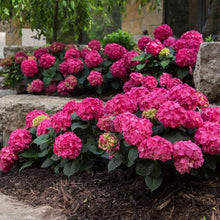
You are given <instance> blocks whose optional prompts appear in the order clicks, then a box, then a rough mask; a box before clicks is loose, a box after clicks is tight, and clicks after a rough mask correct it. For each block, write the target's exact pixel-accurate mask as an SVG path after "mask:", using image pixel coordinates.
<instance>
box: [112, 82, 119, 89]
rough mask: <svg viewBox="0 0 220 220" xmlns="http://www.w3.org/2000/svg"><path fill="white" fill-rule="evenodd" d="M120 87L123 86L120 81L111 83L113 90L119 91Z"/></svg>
mask: <svg viewBox="0 0 220 220" xmlns="http://www.w3.org/2000/svg"><path fill="white" fill-rule="evenodd" d="M120 85H121V84H120V82H118V81H113V82H111V86H112V88H113V89H118V88H119V87H120Z"/></svg>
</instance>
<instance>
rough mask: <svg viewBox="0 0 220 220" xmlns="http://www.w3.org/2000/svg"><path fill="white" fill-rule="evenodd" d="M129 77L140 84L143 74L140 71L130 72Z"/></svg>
mask: <svg viewBox="0 0 220 220" xmlns="http://www.w3.org/2000/svg"><path fill="white" fill-rule="evenodd" d="M129 77H130V79H131V80H133V81H134V82H135V83H137V84H138V85H140V84H141V83H142V81H143V80H144V76H143V74H142V73H137V72H132V73H130V75H129Z"/></svg>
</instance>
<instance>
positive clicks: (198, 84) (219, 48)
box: [193, 42, 220, 102]
mask: <svg viewBox="0 0 220 220" xmlns="http://www.w3.org/2000/svg"><path fill="white" fill-rule="evenodd" d="M193 78H194V84H195V88H196V90H198V91H200V92H202V93H204V94H205V95H206V96H207V97H208V99H209V101H210V102H215V101H220V42H211V43H203V44H201V46H200V49H199V53H198V57H197V62H196V67H195V71H194V73H193Z"/></svg>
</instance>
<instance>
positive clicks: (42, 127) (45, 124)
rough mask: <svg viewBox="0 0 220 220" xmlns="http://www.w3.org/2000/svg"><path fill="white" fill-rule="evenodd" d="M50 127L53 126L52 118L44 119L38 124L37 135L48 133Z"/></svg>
mask: <svg viewBox="0 0 220 220" xmlns="http://www.w3.org/2000/svg"><path fill="white" fill-rule="evenodd" d="M49 127H51V121H50V119H44V120H43V121H41V123H40V124H39V125H38V126H37V136H40V135H42V134H48V133H49V131H50V130H49V129H48V128H49Z"/></svg>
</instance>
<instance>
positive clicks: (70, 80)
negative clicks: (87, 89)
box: [64, 75, 77, 91]
mask: <svg viewBox="0 0 220 220" xmlns="http://www.w3.org/2000/svg"><path fill="white" fill-rule="evenodd" d="M76 85H77V78H76V77H75V76H73V75H69V76H67V78H66V79H65V80H64V86H65V88H66V90H67V91H73V90H74V88H75V86H76Z"/></svg>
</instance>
